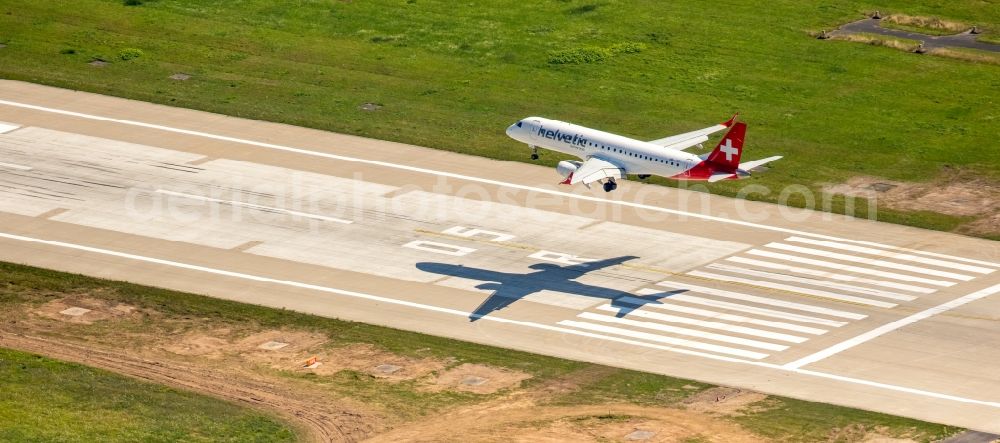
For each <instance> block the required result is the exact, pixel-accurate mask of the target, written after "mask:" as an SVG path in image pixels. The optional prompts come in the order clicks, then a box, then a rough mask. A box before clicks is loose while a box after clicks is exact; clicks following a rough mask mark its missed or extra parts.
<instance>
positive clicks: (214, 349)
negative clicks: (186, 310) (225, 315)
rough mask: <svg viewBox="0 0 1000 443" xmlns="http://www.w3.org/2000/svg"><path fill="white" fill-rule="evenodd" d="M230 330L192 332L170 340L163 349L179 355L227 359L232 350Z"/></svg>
mask: <svg viewBox="0 0 1000 443" xmlns="http://www.w3.org/2000/svg"><path fill="white" fill-rule="evenodd" d="M231 333H232V330H230V329H214V330H211V331H207V332H204V331H198V332H191V333H188V334H185V335H182V336H181V337H175V338H169V341H167V342H166V343H164V344H163V345H162V346H163V349H164V350H165V351H167V352H170V353H173V354H177V355H187V356H197V357H202V358H208V359H220V358H222V357H225V355H226V354H227V352H228V351H229V350H230V347H231V344H230V341H229V334H231Z"/></svg>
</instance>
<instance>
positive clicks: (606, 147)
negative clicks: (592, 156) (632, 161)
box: [587, 142, 681, 166]
mask: <svg viewBox="0 0 1000 443" xmlns="http://www.w3.org/2000/svg"><path fill="white" fill-rule="evenodd" d="M587 143H589V144H590V146H593V147H595V148H601V149H605V150H608V151H611V152H617V153H619V154H628V155H629V156H631V157H639V158H641V159H643V160H651V161H656V162H660V163H667V164H669V165H671V166H680V165H681V164H680V162H675V161H673V160H664V159H662V158H653V157H650V156H648V155H638V154H634V153H631V152H626V151H625V150H624V149H621V148H615V147H611V146H604V145H599V144H597V143H594V142H587Z"/></svg>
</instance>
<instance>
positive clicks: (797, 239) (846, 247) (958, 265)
mask: <svg viewBox="0 0 1000 443" xmlns="http://www.w3.org/2000/svg"><path fill="white" fill-rule="evenodd" d="M785 241H789V242H798V243H805V244H810V245H815V246H823V247H827V248H832V249H841V250H844V251H851V252H860V253H862V254H868V255H877V256H880V257H886V258H891V259H894V260H905V261H911V262H914V263H923V264H925V265H932V266H940V267H942V268H952V269H957V270H959V271H967V272H975V273H979V274H989V273H992V272H993V271H996V269H993V268H984V267H981V266H972V265H966V264H962V263H955V262H951V261H946V260H938V259H934V258H927V257H918V256H916V255H910V254H900V253H898V252H892V251H886V250H884V249H875V248H866V247H864V246H856V245H848V244H844V243H837V242H833V241H825V240H814V239H811V238H802V237H789V238H786V239H785Z"/></svg>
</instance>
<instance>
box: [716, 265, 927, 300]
mask: <svg viewBox="0 0 1000 443" xmlns="http://www.w3.org/2000/svg"><path fill="white" fill-rule="evenodd" d="M706 268H708V269H712V270H714V271H723V272H731V273H733V274H742V275H749V276H751V277H760V278H767V279H771V280H777V281H787V282H792V283H799V284H803V285H813V286H822V287H825V288H831V289H836V290H839V291H848V292H856V293H859V294H865V295H873V296H875V297H883V298H889V299H893V300H902V301H913V300H916V299H917V297H915V296H912V295H908V294H900V293H898V292H890V291H882V290H878V289H871V288H865V287H861V286H853V285H846V284H843V283H836V282H832V281H826V280H818V279H815V278H802V277H796V276H793V275H788V274H779V273H776V272H767V271H757V270H754V269H746V268H741V267H738V266H729V265H724V264H721V263H712V264H710V265H708V266H706Z"/></svg>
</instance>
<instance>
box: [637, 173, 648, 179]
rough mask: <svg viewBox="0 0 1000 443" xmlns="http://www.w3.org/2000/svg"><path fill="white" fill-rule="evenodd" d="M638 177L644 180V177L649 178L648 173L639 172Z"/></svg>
mask: <svg viewBox="0 0 1000 443" xmlns="http://www.w3.org/2000/svg"><path fill="white" fill-rule="evenodd" d="M638 177H639V180H645V179H647V178H649V174H639V175H638Z"/></svg>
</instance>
